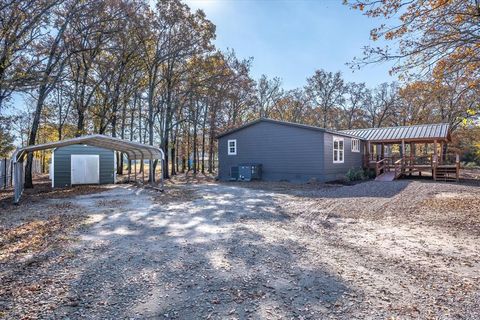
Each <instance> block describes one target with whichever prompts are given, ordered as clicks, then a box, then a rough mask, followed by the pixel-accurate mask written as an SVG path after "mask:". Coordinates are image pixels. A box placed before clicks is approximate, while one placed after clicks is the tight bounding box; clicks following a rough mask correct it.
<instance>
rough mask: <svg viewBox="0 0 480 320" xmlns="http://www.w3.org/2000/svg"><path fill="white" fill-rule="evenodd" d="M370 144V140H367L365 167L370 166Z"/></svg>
mask: <svg viewBox="0 0 480 320" xmlns="http://www.w3.org/2000/svg"><path fill="white" fill-rule="evenodd" d="M370 148H371V146H370V141H367V161H366V162H367V163H366V167H367V168H370V152H371V150H370Z"/></svg>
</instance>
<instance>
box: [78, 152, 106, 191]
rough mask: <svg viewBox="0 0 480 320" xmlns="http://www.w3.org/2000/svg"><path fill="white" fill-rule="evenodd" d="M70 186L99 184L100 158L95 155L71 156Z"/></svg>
mask: <svg viewBox="0 0 480 320" xmlns="http://www.w3.org/2000/svg"><path fill="white" fill-rule="evenodd" d="M71 165H72V166H71V170H72V174H71V184H94V183H100V157H99V155H96V154H72V160H71Z"/></svg>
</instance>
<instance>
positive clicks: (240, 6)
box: [186, 0, 396, 89]
mask: <svg viewBox="0 0 480 320" xmlns="http://www.w3.org/2000/svg"><path fill="white" fill-rule="evenodd" d="M186 3H187V4H188V5H189V6H190V8H192V9H194V10H196V9H202V10H204V12H205V13H206V15H207V18H208V19H209V20H211V21H212V22H213V23H214V24H215V25H216V27H217V29H216V34H217V38H216V40H215V44H216V46H217V48H219V49H221V50H226V49H227V48H231V49H234V50H235V52H236V53H237V56H238V57H240V58H248V57H253V58H254V60H253V66H252V75H253V77H254V78H255V79H258V78H260V76H261V75H262V74H265V75H267V76H268V77H269V78H273V77H279V78H281V79H282V83H283V86H284V88H285V89H293V88H297V87H302V86H304V85H305V83H306V78H307V77H309V76H311V75H313V73H314V71H315V70H317V69H325V70H327V71H332V72H335V71H341V72H342V75H343V77H344V79H345V80H347V81H355V82H365V83H366V84H367V86H370V87H373V86H376V85H378V84H380V83H382V82H390V81H394V80H396V79H395V78H394V77H392V76H389V74H388V70H389V69H390V67H391V65H388V64H381V65H378V64H377V65H370V66H367V67H364V68H362V69H361V70H355V71H354V72H352V69H350V67H348V66H347V65H346V63H347V62H351V61H352V59H353V58H354V57H356V56H357V57H361V56H362V52H363V49H362V48H363V46H365V45H367V44H369V43H371V41H370V39H369V35H370V30H371V29H372V28H374V27H377V26H378V24H379V23H380V22H379V21H375V20H372V19H371V18H368V17H365V16H363V15H362V14H361V12H359V11H357V10H352V9H350V8H348V7H347V6H345V5H343V4H342V0H187V1H186Z"/></svg>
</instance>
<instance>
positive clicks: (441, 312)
mask: <svg viewBox="0 0 480 320" xmlns="http://www.w3.org/2000/svg"><path fill="white" fill-rule="evenodd" d="M40 189H41V188H40ZM3 199H4V200H5V199H8V196H4V197H3ZM0 204H1V207H0V231H1V236H0V283H1V284H2V285H1V287H0V318H2V317H3V318H9V319H19V318H24V319H35V318H42V319H44V318H46V319H51V318H66V317H68V318H70V319H80V318H81V319H120V318H165V319H169V318H178V319H186V318H188V319H191V318H210V319H249V318H251V319H258V318H263V319H285V318H287V319H291V318H294V319H319V318H332V319H365V318H372V319H386V318H393V319H396V318H401V319H409V318H411V319H414V318H415V319H418V318H422V319H457V318H458V319H478V318H480V310H479V305H480V281H479V280H480V272H479V271H480V188H479V183H478V181H469V182H463V183H460V184H454V183H435V182H433V181H430V180H413V179H412V180H409V179H405V180H399V181H394V182H375V181H369V182H364V183H359V184H356V185H353V186H341V185H324V184H312V185H308V184H305V185H293V184H289V183H265V182H252V183H215V182H214V181H212V180H211V179H204V178H184V179H175V180H173V181H172V182H169V183H168V185H167V188H166V191H165V192H164V193H159V192H157V191H155V190H149V189H141V188H137V187H133V186H131V185H127V184H124V185H116V186H105V187H95V188H89V187H83V188H73V189H69V190H68V191H67V190H63V191H51V190H50V191H49V190H48V188H47V187H45V189H44V190H43V192H30V194H27V195H26V196H25V197H24V199H23V201H22V202H21V204H20V205H19V206H13V205H9V204H7V203H6V202H5V201H3V200H0Z"/></svg>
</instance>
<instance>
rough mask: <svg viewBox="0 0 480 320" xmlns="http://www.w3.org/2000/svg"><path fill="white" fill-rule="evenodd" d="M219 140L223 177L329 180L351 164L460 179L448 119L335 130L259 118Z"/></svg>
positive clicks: (389, 173)
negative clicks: (451, 153) (450, 145)
mask: <svg viewBox="0 0 480 320" xmlns="http://www.w3.org/2000/svg"><path fill="white" fill-rule="evenodd" d="M217 139H218V160H219V167H218V178H219V179H220V180H223V181H228V180H250V179H254V178H258V179H263V180H267V181H268V180H270V181H291V182H306V181H310V180H313V179H315V180H316V181H321V182H325V181H333V180H338V179H343V178H344V177H345V174H346V173H347V172H348V171H349V170H350V169H352V168H353V169H361V168H363V169H370V170H372V171H374V172H375V173H376V175H377V178H378V179H379V180H387V181H391V180H394V179H396V178H399V177H401V176H404V175H406V174H409V175H411V174H412V173H418V174H419V175H421V174H422V172H423V173H429V174H431V175H432V177H433V178H434V179H437V178H438V179H444V180H458V171H459V161H458V156H456V158H455V159H454V160H453V161H452V160H451V157H448V155H447V154H446V153H445V152H444V150H446V144H447V143H448V142H449V141H450V140H451V138H450V132H449V126H448V124H426V125H415V126H399V127H388V128H371V129H359V130H348V131H334V130H328V129H324V128H320V127H315V126H309V125H304V124H298V123H291V122H285V121H278V120H272V119H265V118H261V119H258V120H255V121H252V122H249V123H247V124H245V125H243V126H240V127H237V128H234V129H231V130H229V131H226V132H224V133H222V134H220V135H218V136H217ZM394 149H395V150H400V152H399V154H394V153H393V152H392V150H394ZM420 149H421V153H420Z"/></svg>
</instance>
